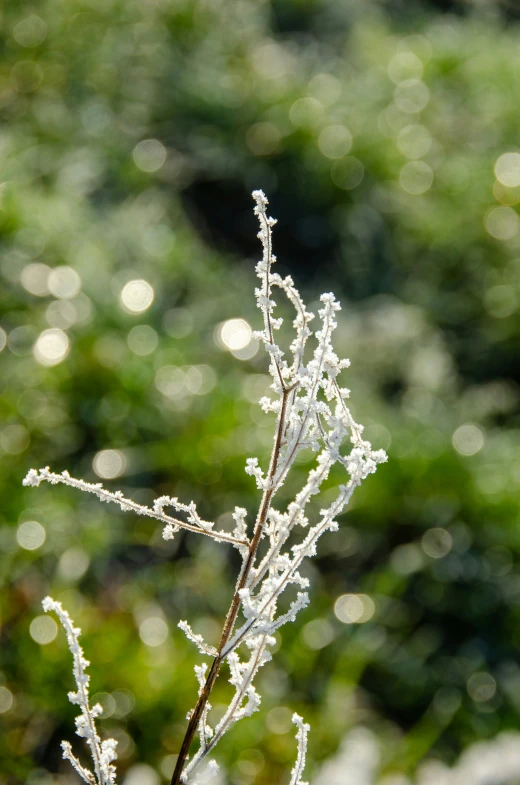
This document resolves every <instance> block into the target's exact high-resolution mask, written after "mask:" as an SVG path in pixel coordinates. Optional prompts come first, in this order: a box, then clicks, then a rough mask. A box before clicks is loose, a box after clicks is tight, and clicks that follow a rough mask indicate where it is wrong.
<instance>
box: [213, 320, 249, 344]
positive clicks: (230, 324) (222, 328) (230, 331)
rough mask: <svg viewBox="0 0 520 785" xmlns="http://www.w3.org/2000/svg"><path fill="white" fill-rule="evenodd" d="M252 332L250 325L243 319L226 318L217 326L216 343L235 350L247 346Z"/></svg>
mask: <svg viewBox="0 0 520 785" xmlns="http://www.w3.org/2000/svg"><path fill="white" fill-rule="evenodd" d="M252 334H253V333H252V330H251V327H250V326H249V324H248V323H247V322H246V321H245V320H244V319H228V320H227V321H226V322H222V324H220V325H219V327H218V328H217V333H216V338H217V344H219V345H220V346H222V347H223V348H225V349H228V350H229V351H232V352H233V351H235V352H236V351H239V350H240V349H245V348H246V346H248V344H249V343H250V341H251V338H252Z"/></svg>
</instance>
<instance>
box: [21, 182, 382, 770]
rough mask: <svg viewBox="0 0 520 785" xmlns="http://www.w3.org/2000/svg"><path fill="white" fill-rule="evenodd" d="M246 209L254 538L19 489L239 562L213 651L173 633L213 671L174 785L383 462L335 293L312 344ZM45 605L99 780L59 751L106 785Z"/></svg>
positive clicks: (240, 530)
mask: <svg viewBox="0 0 520 785" xmlns="http://www.w3.org/2000/svg"><path fill="white" fill-rule="evenodd" d="M253 198H254V201H255V215H256V216H257V217H258V220H259V224H260V231H259V234H258V237H259V238H260V241H261V244H262V251H263V253H262V259H261V261H259V262H258V264H257V266H256V272H257V276H258V278H259V279H260V286H259V287H258V288H257V289H256V290H255V294H256V300H257V305H258V308H259V309H260V311H261V313H262V320H263V328H262V329H261V330H260V331H257V332H255V336H256V337H257V338H258V339H259V340H260V341H262V343H263V344H264V347H265V349H266V351H267V354H268V356H269V372H270V374H271V376H272V384H271V389H272V390H273V391H274V393H275V395H274V396H273V400H271V399H269V398H267V397H265V398H262V399H261V401H260V405H261V407H262V409H263V410H264V411H265V412H266V413H271V412H273V413H275V414H276V426H275V429H274V433H273V442H272V450H271V458H270V461H269V466H268V467H267V468H262V467H261V465H260V462H259V460H258V458H256V457H252V458H248V459H247V462H246V472H247V473H248V474H249V475H250V476H252V477H253V478H254V480H255V482H256V486H257V488H258V490H259V491H260V492H261V494H260V496H261V498H260V500H259V505H258V510H257V513H256V516H255V523H254V526H253V528H252V532H251V534H250V535H249V536H248V531H247V525H246V510H245V509H244V508H242V507H235V510H234V513H233V519H234V522H235V528H234V531H233V533H232V534H228V533H226V532H223V531H217V530H215V528H214V524H213V523H212V522H210V521H206V520H204V519H203V518H202V517H201V516H200V515H199V512H198V510H197V507H196V505H195V503H194V502H190V503H189V504H186V503H184V502H180V501H179V500H178V499H177V497H170V496H161V497H159V498H158V499H156V500H155V502H154V503H153V505H152V507H147V506H144V505H141V504H138V503H136V502H134V501H132V500H131V499H127V498H126V497H125V496H124V495H123V493H122V492H121V491H116V492H110V491H107V490H106V489H104V488H103V486H102V485H101V484H100V483H97V484H92V483H88V482H84V481H83V480H78V479H74V478H73V477H71V476H70V474H69V473H68V472H66V471H64V472H62V473H61V474H55V473H53V472H51V471H50V470H49V468H45V469H41V470H40V471H36V470H34V469H31V470H30V471H29V473H28V474H27V477H26V478H25V480H24V485H34V486H38V485H39V484H40V483H41V482H43V481H46V482H49V483H51V484H52V485H56V484H57V483H62V484H64V485H69V486H71V487H74V488H77V489H79V490H82V491H86V492H87V493H92V494H94V495H96V496H97V497H98V498H99V499H101V501H105V502H113V503H115V504H118V505H119V507H120V508H121V509H122V510H125V511H131V512H134V513H136V514H138V515H145V516H147V517H149V518H153V519H155V520H158V521H160V522H161V523H162V524H164V530H163V536H164V538H165V539H170V538H171V537H173V535H174V533H175V532H176V531H178V530H179V529H187V530H188V531H193V532H197V533H199V534H203V535H205V536H207V537H212V538H213V539H214V540H217V541H222V542H229V543H232V544H233V545H234V546H235V547H236V548H237V549H238V550H239V552H240V555H241V557H242V566H241V568H240V571H239V575H238V578H237V581H236V585H235V590H234V593H233V597H232V599H231V603H230V607H229V610H228V613H227V616H226V619H225V622H224V625H223V630H222V634H221V637H220V641H219V644H218V647H216V648H214V647H213V646H209V645H208V644H207V643H206V642H205V641H204V640H203V638H202V636H201V635H198V634H196V633H195V632H194V631H193V630H192V629H191V627H190V625H189V624H188V622H187V621H181V622H179V627H180V628H181V629H182V630H183V632H184V633H185V634H186V636H187V638H188V639H189V640H190V641H192V642H193V643H194V644H195V645H196V646H197V647H198V649H199V651H200V652H201V654H202V655H203V656H205V657H208V656H209V657H212V658H213V661H212V662H211V664H210V665H209V666H208V664H207V663H205V664H203V665H197V666H196V668H195V673H196V677H197V682H198V700H197V702H196V704H195V707H194V709H193V710H192V711H191V712H190V713H189V714H188V727H187V730H186V733H185V736H184V740H183V742H182V745H181V748H180V751H179V755H178V758H177V761H176V764H175V771H174V773H173V775H172V779H171V785H180V783H186V785H187V784H188V783H191V782H192V776H196V772H198V771H199V768H198V767H199V764H201V763H202V761H203V760H207V758H208V756H209V754H210V753H211V752H212V750H213V749H214V748H215V746H216V745H217V743H218V742H219V740H220V739H221V738H222V736H223V735H224V734H225V733H226V732H227V731H228V730H229V729H230V728H231V727H232V726H233V725H234V723H235V722H237V721H238V720H240V719H242V718H243V717H247V716H249V715H251V714H252V713H253V712H254V711H256V710H257V709H258V707H259V705H260V696H259V695H258V693H257V691H256V689H255V687H254V684H253V682H254V680H255V677H256V675H257V673H258V671H259V669H260V668H261V667H262V666H263V665H264V664H265V663H266V662H268V661H269V660H270V658H271V653H270V648H271V647H272V646H273V644H274V643H275V638H274V637H273V634H274V633H275V632H276V631H277V630H279V629H280V628H281V627H282V626H283V625H285V624H287V623H290V622H293V621H294V620H295V618H296V616H297V614H298V612H299V611H300V610H302V609H303V608H305V607H306V605H307V604H308V602H309V595H308V592H307V591H306V589H307V588H308V586H309V581H308V579H307V578H306V577H305V575H304V574H303V571H300V568H301V567H302V564H303V562H304V561H305V559H307V558H311V557H312V556H314V555H315V553H316V549H317V543H318V540H319V538H320V537H321V536H322V535H323V534H324V533H325V532H327V531H335V530H336V529H337V528H338V523H337V518H338V516H339V515H340V514H341V513H342V512H343V510H344V509H345V507H346V506H347V504H348V503H349V501H350V498H351V496H352V494H353V492H354V490H355V489H356V487H357V486H358V485H360V484H361V483H362V482H363V480H364V479H365V478H366V477H368V475H369V474H372V473H373V472H374V471H375V470H376V469H377V466H378V464H380V463H382V462H384V461H385V460H386V455H385V453H384V452H383V451H382V450H373V449H372V446H371V444H370V442H369V441H367V440H366V439H364V438H363V427H362V426H361V425H359V424H358V423H357V422H356V421H355V419H354V417H353V416H352V414H351V412H350V409H349V408H348V406H347V404H346V399H347V398H348V397H349V391H348V389H346V388H344V387H340V385H339V381H338V378H339V375H340V373H341V372H342V371H343V370H346V369H347V368H348V367H349V365H350V363H349V361H348V360H347V359H340V358H339V357H338V355H337V354H336V353H335V351H334V349H333V345H332V338H333V335H334V331H335V329H336V327H337V314H338V312H339V311H340V309H341V307H340V304H339V302H338V301H337V300H336V299H335V297H334V295H333V294H332V293H326V294H323V295H322V296H321V298H320V300H321V306H320V308H319V310H318V316H319V324H318V328H317V330H316V332H315V334H314V335H313V333H312V332H311V330H310V327H309V325H310V323H311V321H312V319H313V318H314V316H313V314H312V313H310V312H309V311H308V310H307V308H306V306H305V303H304V302H303V299H302V298H301V296H300V294H299V292H298V290H297V289H296V287H295V285H294V282H293V280H292V278H291V277H290V276H287V277H285V278H282V277H281V276H280V275H278V274H277V273H273V271H272V266H273V264H274V263H275V261H276V257H275V256H274V255H273V248H272V230H273V227H274V225H275V224H276V221H275V219H274V218H271V217H269V216H268V215H267V204H268V202H267V198H266V197H265V195H264V194H263V192H262V191H254V192H253ZM278 290H281V291H282V292H283V294H284V296H285V297H287V299H288V301H289V302H290V303H291V304H292V306H293V307H294V310H295V318H294V320H293V323H292V325H293V329H294V337H293V340H292V343H291V344H290V346H289V351H288V353H287V354H288V355H289V359H286V356H285V353H284V351H283V350H282V349H281V347H280V346H279V344H278V343H277V342H276V340H275V334H276V331H277V330H278V329H279V328H280V326H281V324H282V320H281V319H279V318H276V317H275V314H274V310H275V307H276V302H275V300H274V299H273V291H278ZM311 342H312V345H311V346H310V345H309V344H310V343H311ZM306 448H310V449H311V450H313V451H314V452H315V453H316V462H315V464H314V466H313V467H312V468H311V469H310V471H309V472H308V474H307V477H306V479H305V480H304V482H303V484H301V485H300V486H299V490H298V491H297V492H296V494H295V495H294V496H292V500H291V501H290V502H289V503H288V504H284V506H283V507H282V508H281V509H277V506H278V505H277V495H278V493H279V491H280V489H281V488H282V485H283V484H284V482H285V481H286V479H287V477H288V476H289V474H290V472H291V469H292V467H293V465H294V462H295V460H296V459H297V457H298V455H299V454H300V453H301V451H302V450H304V449H306ZM335 465H337V466H340V467H342V468H343V469H344V470H345V472H346V474H347V479H346V481H345V482H344V484H341V485H338V486H337V489H336V491H335V498H334V497H333V498H334V500H333V502H332V503H330V502H327V503H326V504H325V506H323V509H321V510H320V511H319V513H316V509H319V506H317V507H316V508H315V507H314V505H313V504H312V503H311V502H312V501H313V500H314V499H315V497H319V494H320V493H321V491H322V489H323V487H324V485H325V484H326V483H328V482H329V480H330V476H331V470H332V468H333V466H335ZM330 490H331V489H329V490H328V491H327V493H328V492H329V491H330ZM318 501H319V498H318ZM168 507H171V508H173V509H174V510H175V511H176V512H178V513H182V514H183V516H182V517H185V518H186V520H181V519H180V518H177V517H173V516H171V515H168V514H167V513H166V512H165V510H166V508H168ZM298 532H299V533H300V537H299V539H298V537H297V534H298ZM290 538H291V547H289V541H290ZM264 543H265V545H266V547H265V548H263V552H262V555H261V557H260V556H259V553H258V549H259V547H260V546H261V544H264ZM288 588H290V589H291V591H294V590H295V589H296V597H295V598H294V597H293V598H291V600H290V601H289V602H287V603H286V604H285V607H284V608H282V609H281V610H280V611H279V607H278V606H279V601H280V598H281V597H282V594H283V592H284V591H285V590H286V589H288ZM45 604H46V605H47V606H48V607H46V610H47V609H53V610H55V611H56V612H57V613H58V615H59V616H60V620H61V621H62V623H63V624H64V626H65V629H66V630H67V638H68V640H69V646H70V647H71V651H72V652H73V655H74V657H75V675H76V680H77V683H78V692H77V693H71V695H72V697H71V700H74V702H76V703H78V704H79V705H80V706H81V711H82V713H81V716H80V717H79V718H78V723H77V724H78V733H79V734H80V735H82V736H85V737H86V739H87V743H88V744H89V746H90V748H91V752H92V756H93V759H94V768H95V773H92V772H89V771H88V770H87V769H85V768H84V767H83V766H82V765H81V763H80V762H79V761H78V760H77V758H75V757H74V755H73V754H72V749H71V747H70V744H68V743H67V742H64V743H63V754H64V757H66V758H68V759H69V760H70V761H71V763H72V765H73V766H74V767H75V769H76V770H77V772H78V773H79V775H80V776H81V777H82V778H83V780H84V781H85V782H87V784H88V785H112V783H113V777H114V776H115V775H114V768H113V766H112V764H111V761H112V760H114V758H115V747H114V745H115V743H114V742H113V740H107V741H105V742H101V741H100V739H99V736H98V735H97V732H96V730H95V724H94V720H95V718H96V716H97V715H98V713H99V711H100V707H97V706H94V707H92V708H90V707H89V704H88V677H86V676H85V675H84V667H85V666H86V661H85V660H84V658H83V653H82V651H81V649H80V648H79V644H78V642H77V634H78V632H79V631H78V630H75V629H74V628H73V626H72V623H71V622H70V619H69V618H68V616H67V614H66V613H65V612H64V611H63V609H62V608H61V606H60V605H59V603H54V601H53V600H50V599H47V600H45ZM240 613H242V616H243V620H242V623H241V626H238V625H239V623H240V622H239V621H238V619H239V614H240ZM237 627H238V629H237ZM224 663H227V665H228V666H229V669H230V679H229V680H230V683H231V684H232V686H233V687H234V694H233V697H232V699H231V701H230V703H229V705H228V707H227V709H226V710H225V712H224V714H223V716H222V717H221V719H220V721H219V722H218V723H217V725H216V727H215V729H214V730H213V729H212V728H211V726H210V724H209V722H208V715H209V712H210V709H211V703H210V696H211V692H212V690H213V687H214V685H215V682H216V680H217V678H218V675H219V672H220V669H221V666H223V664H224ZM293 722H294V723H295V724H296V726H297V740H298V755H297V760H296V764H295V766H294V768H293V770H292V772H291V780H290V785H305V783H303V781H302V774H303V768H304V765H305V756H306V748H307V733H308V730H309V726H308V725H306V724H305V723H304V722H303V720H302V719H301V717H299V716H298V715H296V714H295V715H294V717H293ZM197 732H198V735H199V739H200V745H199V748H198V750H197V751H196V752H195V754H194V755H191V747H192V743H193V740H194V738H195V736H196V734H197Z"/></svg>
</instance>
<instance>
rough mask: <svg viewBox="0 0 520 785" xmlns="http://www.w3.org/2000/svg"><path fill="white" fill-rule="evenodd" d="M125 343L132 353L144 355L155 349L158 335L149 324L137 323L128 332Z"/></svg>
mask: <svg viewBox="0 0 520 785" xmlns="http://www.w3.org/2000/svg"><path fill="white" fill-rule="evenodd" d="M127 343H128V346H129V348H130V349H131V351H132V352H133V353H134V354H137V355H139V356H140V357H145V356H146V355H148V354H152V352H154V351H155V349H157V345H158V343H159V336H158V335H157V333H156V332H155V330H154V329H153V327H150V325H149V324H139V325H137V326H136V327H132V329H131V330H130V332H129V333H128V338H127Z"/></svg>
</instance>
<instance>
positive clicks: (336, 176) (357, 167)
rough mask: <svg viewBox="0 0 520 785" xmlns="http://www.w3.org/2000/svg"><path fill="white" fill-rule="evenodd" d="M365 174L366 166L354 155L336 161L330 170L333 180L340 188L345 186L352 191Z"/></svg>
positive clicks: (345, 189)
mask: <svg viewBox="0 0 520 785" xmlns="http://www.w3.org/2000/svg"><path fill="white" fill-rule="evenodd" d="M364 174H365V168H364V166H363V164H362V163H361V161H358V159H357V158H354V156H352V155H349V156H347V157H346V158H340V159H339V160H337V161H335V162H334V163H333V164H332V168H331V170H330V175H331V177H332V182H333V183H334V184H335V185H337V186H338V188H343V190H344V191H350V190H352V188H355V187H356V186H357V185H359V184H360V182H361V181H362V179H363V177H364Z"/></svg>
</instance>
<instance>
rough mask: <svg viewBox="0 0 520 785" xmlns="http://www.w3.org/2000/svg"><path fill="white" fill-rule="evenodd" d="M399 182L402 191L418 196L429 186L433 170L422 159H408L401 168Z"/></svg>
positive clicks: (431, 181)
mask: <svg viewBox="0 0 520 785" xmlns="http://www.w3.org/2000/svg"><path fill="white" fill-rule="evenodd" d="M399 182H400V183H401V187H402V188H403V190H404V191H406V192H407V193H409V194H412V195H414V196H419V195H420V194H423V193H426V191H427V190H428V189H429V188H431V185H432V183H433V172H432V170H431V168H430V167H429V166H428V164H425V163H424V161H410V163H408V164H405V165H404V166H403V168H402V169H401V172H400V173H399Z"/></svg>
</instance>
